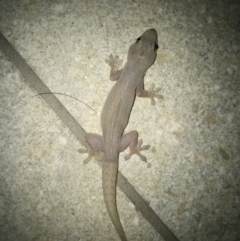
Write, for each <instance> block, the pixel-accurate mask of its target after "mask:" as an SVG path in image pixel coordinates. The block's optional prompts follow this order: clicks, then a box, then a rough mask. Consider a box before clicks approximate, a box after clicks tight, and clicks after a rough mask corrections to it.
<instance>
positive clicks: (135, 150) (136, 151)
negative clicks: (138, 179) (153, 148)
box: [124, 139, 150, 162]
mask: <svg viewBox="0 0 240 241" xmlns="http://www.w3.org/2000/svg"><path fill="white" fill-rule="evenodd" d="M142 144H143V141H142V139H140V140H139V141H138V145H137V146H136V147H130V153H129V154H127V155H126V156H125V157H124V158H125V160H128V159H129V158H130V157H131V156H132V155H133V154H136V155H138V156H139V157H140V159H141V160H142V161H144V162H146V161H147V158H146V157H145V156H144V155H142V154H141V153H140V152H141V151H145V150H148V149H149V148H150V145H144V146H142Z"/></svg>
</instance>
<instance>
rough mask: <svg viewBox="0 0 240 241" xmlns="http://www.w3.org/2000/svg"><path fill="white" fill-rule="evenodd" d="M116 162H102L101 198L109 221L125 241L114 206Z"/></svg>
mask: <svg viewBox="0 0 240 241" xmlns="http://www.w3.org/2000/svg"><path fill="white" fill-rule="evenodd" d="M117 172H118V161H105V160H104V161H103V180H102V182H103V183H102V185H103V196H104V202H105V205H106V208H107V211H108V214H109V216H110V218H111V221H112V223H113V225H114V227H115V229H116V231H117V233H118V235H119V237H120V238H121V240H122V241H127V238H126V235H125V232H124V230H123V227H122V224H121V221H120V219H119V215H118V211H117V206H116V180H117Z"/></svg>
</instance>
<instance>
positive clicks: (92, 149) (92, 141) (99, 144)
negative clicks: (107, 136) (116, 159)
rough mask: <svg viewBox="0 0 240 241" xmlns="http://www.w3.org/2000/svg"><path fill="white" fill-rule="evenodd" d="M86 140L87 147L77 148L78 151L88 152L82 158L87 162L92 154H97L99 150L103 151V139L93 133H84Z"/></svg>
mask: <svg viewBox="0 0 240 241" xmlns="http://www.w3.org/2000/svg"><path fill="white" fill-rule="evenodd" d="M85 138H86V141H87V143H88V146H89V149H82V148H80V149H79V150H78V152H79V153H88V156H87V158H85V159H84V161H83V163H84V164H87V163H88V162H89V161H90V160H91V159H92V157H93V156H98V155H99V152H101V151H103V139H102V136H100V135H98V134H95V133H86V134H85Z"/></svg>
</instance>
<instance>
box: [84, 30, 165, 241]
mask: <svg viewBox="0 0 240 241" xmlns="http://www.w3.org/2000/svg"><path fill="white" fill-rule="evenodd" d="M157 49H158V36H157V32H156V30H155V29H149V30H147V31H145V32H144V33H143V34H142V35H141V36H140V37H139V38H138V39H137V40H136V41H135V42H134V43H133V44H132V45H131V46H130V48H129V51H128V57H127V62H126V64H125V66H124V67H123V69H121V70H118V68H119V66H120V65H121V63H122V61H121V60H120V59H119V58H118V56H115V57H113V56H112V55H110V57H109V59H108V60H106V63H108V64H109V66H110V67H111V72H110V79H111V80H117V82H116V83H115V85H114V86H113V87H112V89H111V91H110V93H109V95H108V97H107V99H106V101H105V104H104V106H103V109H102V113H101V127H102V136H100V135H98V134H94V133H87V134H86V136H85V137H86V141H87V143H88V145H89V147H90V149H89V150H88V153H89V156H88V158H87V159H86V160H85V162H86V161H88V160H89V159H90V158H91V157H92V156H93V155H95V154H97V153H98V152H99V151H101V152H103V171H102V186H103V196H104V202H105V205H106V208H107V211H108V214H109V216H110V218H111V221H112V223H113V225H114V227H115V229H116V231H117V233H118V235H119V237H120V238H121V240H122V241H127V238H126V235H125V232H124V230H123V227H122V224H121V221H120V219H119V216H118V212H117V207H116V178H117V172H118V160H119V153H120V152H122V151H124V150H125V149H126V148H127V147H129V149H130V153H129V154H128V155H127V156H126V157H125V159H129V158H130V157H131V155H133V154H137V155H138V156H139V157H140V159H141V160H143V161H146V157H145V156H143V155H142V154H141V153H140V151H142V150H147V149H148V148H149V147H150V146H148V145H146V146H142V141H139V142H138V132H137V131H131V132H129V133H126V134H123V132H124V130H125V128H126V126H127V124H128V121H129V116H130V113H131V110H132V106H133V103H134V100H135V97H136V96H139V97H148V98H151V104H152V105H154V104H155V101H154V97H156V98H159V99H160V98H162V96H161V95H160V94H158V92H159V91H160V88H156V89H154V88H152V90H151V91H147V90H145V89H144V76H145V74H146V71H147V70H148V68H149V67H150V66H151V65H152V64H153V63H154V61H155V59H156V56H157Z"/></svg>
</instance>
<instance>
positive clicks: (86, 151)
mask: <svg viewBox="0 0 240 241" xmlns="http://www.w3.org/2000/svg"><path fill="white" fill-rule="evenodd" d="M78 152H79V153H88V156H87V158H85V159H84V160H83V164H88V163H89V161H90V160H91V159H92V157H93V156H95V155H96V153H95V152H93V151H92V150H91V149H89V150H88V149H82V148H80V149H78Z"/></svg>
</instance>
